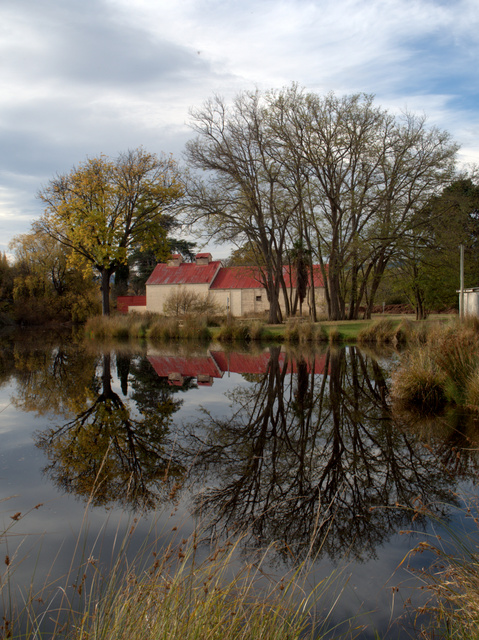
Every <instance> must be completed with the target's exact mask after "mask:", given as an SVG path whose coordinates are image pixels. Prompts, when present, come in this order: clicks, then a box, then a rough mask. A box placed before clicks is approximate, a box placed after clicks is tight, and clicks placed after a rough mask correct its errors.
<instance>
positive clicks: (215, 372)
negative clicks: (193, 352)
mask: <svg viewBox="0 0 479 640" xmlns="http://www.w3.org/2000/svg"><path fill="white" fill-rule="evenodd" d="M148 360H149V361H150V363H151V364H152V366H153V368H154V370H155V371H156V373H157V374H158V375H159V376H160V377H162V378H167V377H168V375H169V374H171V373H179V374H181V376H183V377H185V378H186V377H190V378H196V377H197V376H198V375H200V376H211V377H212V378H221V377H222V376H223V372H222V371H221V369H219V368H218V365H217V363H216V362H215V360H214V359H213V358H211V357H210V356H209V355H205V356H192V357H181V356H148Z"/></svg>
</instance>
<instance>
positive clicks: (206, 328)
mask: <svg viewBox="0 0 479 640" xmlns="http://www.w3.org/2000/svg"><path fill="white" fill-rule="evenodd" d="M448 319H449V318H448V317H447V316H440V317H433V318H431V319H430V320H427V321H423V322H415V321H413V320H409V319H407V318H405V317H404V316H392V317H376V318H374V319H372V320H358V321H323V322H317V323H313V322H310V321H308V320H298V319H291V320H288V321H287V322H286V323H285V324H282V325H268V324H266V323H265V322H263V321H261V320H256V319H252V320H248V319H232V318H229V319H227V318H220V319H219V318H213V319H212V318H208V317H207V316H205V317H202V316H185V317H184V318H181V319H180V318H167V317H163V316H159V315H157V314H128V315H117V316H110V317H102V316H96V317H94V318H90V320H88V322H87V323H86V325H85V332H86V335H87V336H88V337H90V338H93V339H108V338H110V339H120V340H127V339H146V340H151V341H157V342H166V341H171V340H200V341H208V340H211V339H214V340H217V341H219V342H250V341H263V342H285V343H291V344H307V343H330V344H333V343H334V344H338V343H358V344H390V345H393V346H398V345H401V344H410V343H413V344H414V343H418V342H422V341H424V340H425V337H424V336H425V333H426V332H427V331H429V330H430V329H431V327H435V326H436V325H437V324H438V323H444V322H447V321H448Z"/></svg>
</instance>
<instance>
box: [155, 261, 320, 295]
mask: <svg viewBox="0 0 479 640" xmlns="http://www.w3.org/2000/svg"><path fill="white" fill-rule="evenodd" d="M261 272H262V268H260V267H221V261H220V260H213V261H212V262H210V263H209V264H203V265H198V264H195V263H191V262H183V263H182V264H180V265H179V266H170V265H167V264H157V265H156V267H155V269H154V271H153V273H152V274H151V276H150V277H149V278H148V280H147V282H146V284H147V285H149V284H205V283H209V284H210V288H211V289H259V288H262V287H263V285H262V283H261ZM313 273H314V286H315V287H322V286H324V285H323V276H322V273H321V267H320V266H319V265H318V264H316V265H314V267H313ZM215 275H216V277H215ZM283 277H284V280H285V283H286V286H287V287H288V288H289V287H291V286H292V287H293V288H294V287H295V286H296V272H295V270H294V269H293V273H292V278H291V277H290V268H289V266H284V267H283Z"/></svg>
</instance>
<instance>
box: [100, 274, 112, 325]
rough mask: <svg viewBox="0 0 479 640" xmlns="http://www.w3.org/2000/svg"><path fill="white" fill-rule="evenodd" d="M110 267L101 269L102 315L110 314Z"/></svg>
mask: <svg viewBox="0 0 479 640" xmlns="http://www.w3.org/2000/svg"><path fill="white" fill-rule="evenodd" d="M111 274H112V271H111V269H106V268H103V269H102V270H101V307H102V314H103V315H104V316H109V315H110V277H111Z"/></svg>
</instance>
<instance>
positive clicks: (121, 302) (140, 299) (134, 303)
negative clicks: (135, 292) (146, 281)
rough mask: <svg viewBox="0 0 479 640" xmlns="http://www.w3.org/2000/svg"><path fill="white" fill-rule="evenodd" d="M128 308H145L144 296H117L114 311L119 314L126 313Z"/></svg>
mask: <svg viewBox="0 0 479 640" xmlns="http://www.w3.org/2000/svg"><path fill="white" fill-rule="evenodd" d="M129 307H146V296H118V298H117V299H116V309H117V311H119V313H128V308H129Z"/></svg>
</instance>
